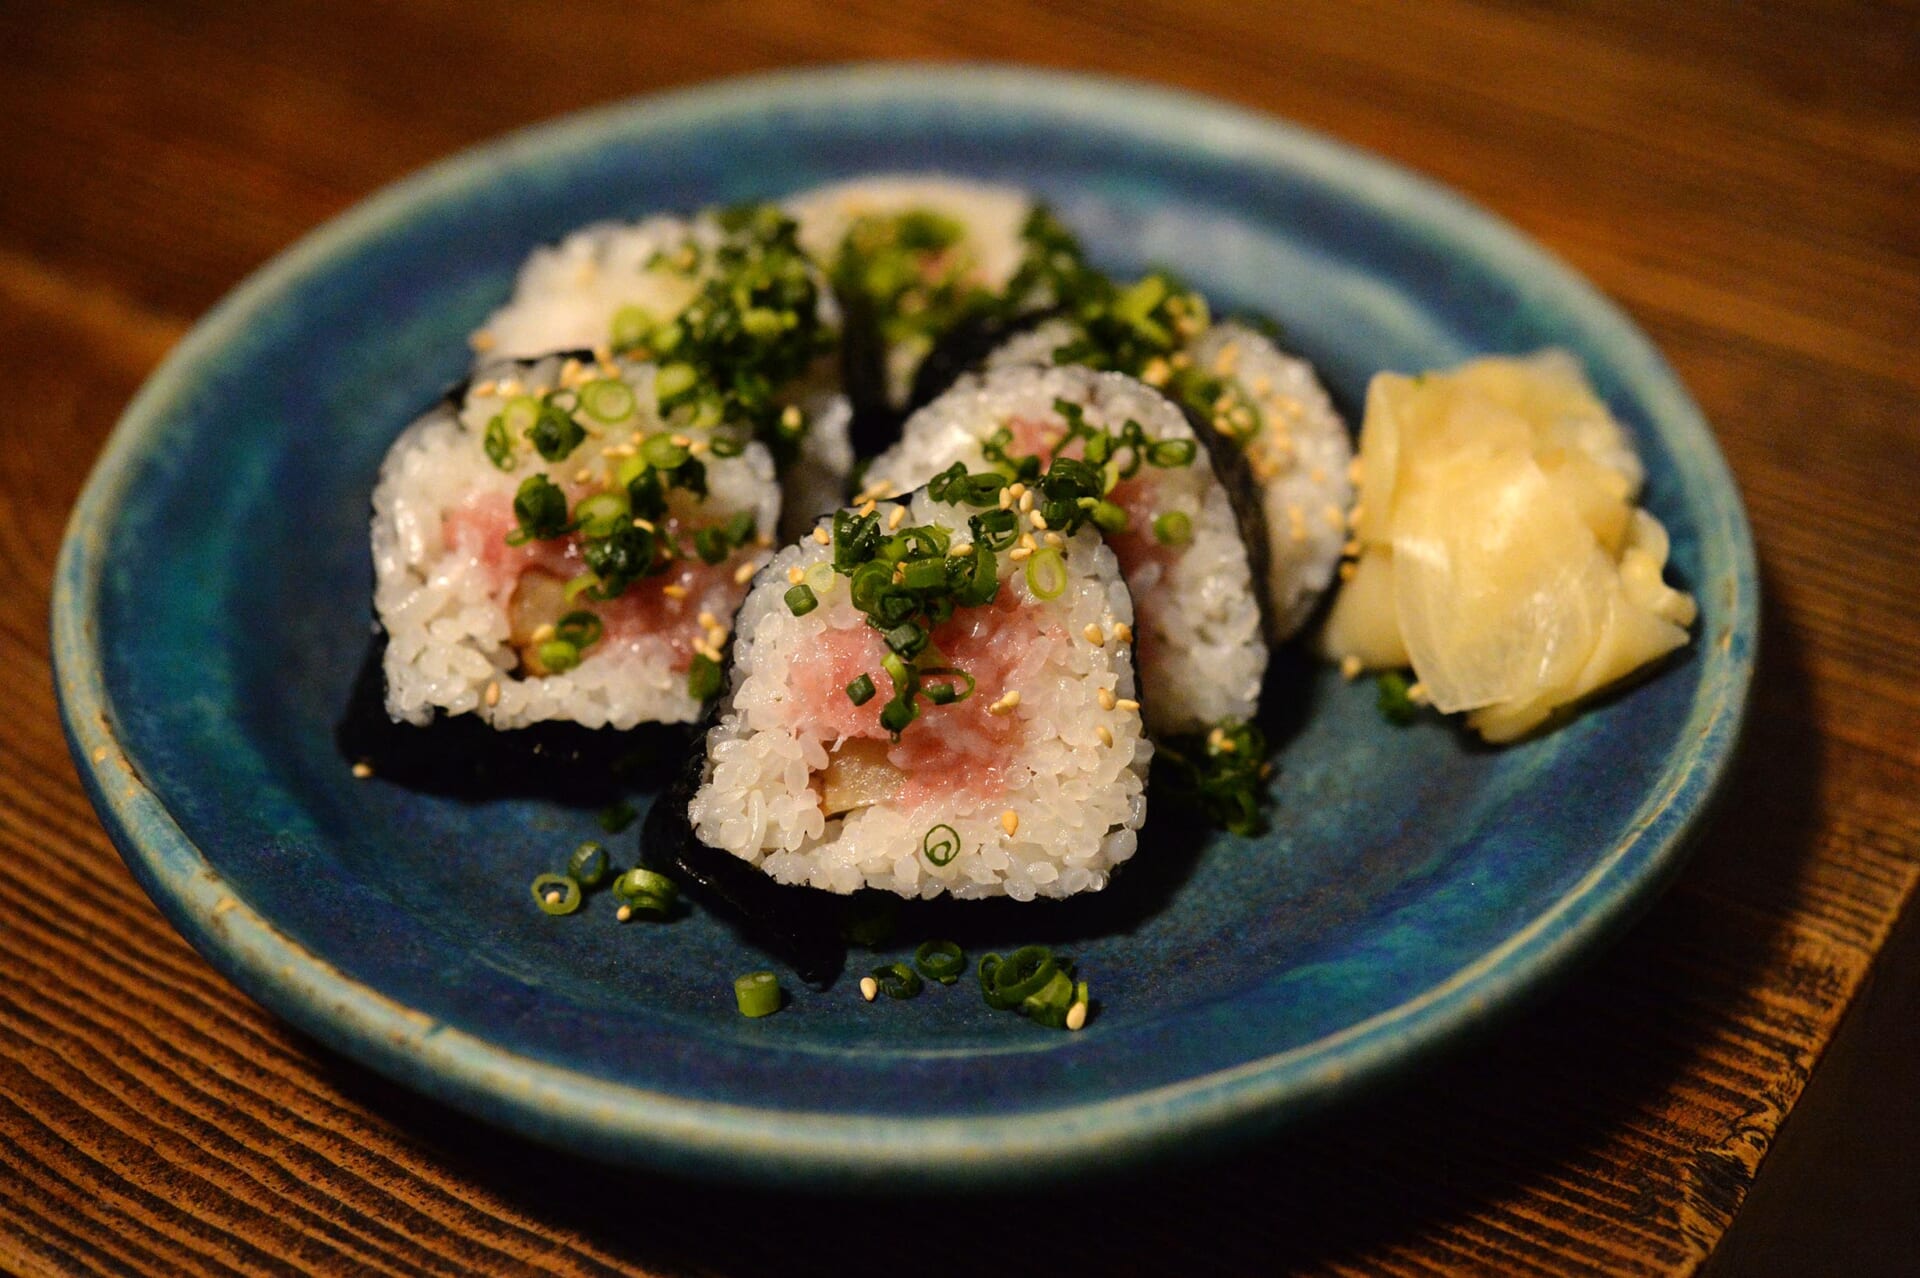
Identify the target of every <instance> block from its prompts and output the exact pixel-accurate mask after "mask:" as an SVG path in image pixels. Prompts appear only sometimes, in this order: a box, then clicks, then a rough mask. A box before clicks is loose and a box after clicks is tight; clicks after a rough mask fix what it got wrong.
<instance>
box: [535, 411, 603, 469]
mask: <svg viewBox="0 0 1920 1278" xmlns="http://www.w3.org/2000/svg"><path fill="white" fill-rule="evenodd" d="M524 433H525V435H526V437H527V438H528V439H530V440H532V441H533V446H534V448H535V449H536V450H537V451H538V452H539V454H540V455H541V456H542V457H544V458H546V459H547V460H548V461H565V460H566V459H567V458H568V457H570V456H571V455H572V454H573V450H574V449H576V448H578V447H579V446H580V443H581V441H582V440H584V439H586V437H587V432H586V431H584V430H582V429H581V428H580V423H579V422H576V421H575V420H573V416H572V414H570V413H568V412H567V411H566V410H564V409H562V408H558V407H555V406H554V405H552V404H542V405H541V406H540V416H539V417H538V418H536V419H535V420H534V423H533V425H531V426H529V427H527V429H526V431H525V432H524Z"/></svg>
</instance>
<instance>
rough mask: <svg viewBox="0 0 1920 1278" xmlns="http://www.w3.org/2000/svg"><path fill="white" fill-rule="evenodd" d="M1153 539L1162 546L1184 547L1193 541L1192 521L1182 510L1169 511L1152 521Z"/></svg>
mask: <svg viewBox="0 0 1920 1278" xmlns="http://www.w3.org/2000/svg"><path fill="white" fill-rule="evenodd" d="M1153 539H1154V540H1155V541H1157V542H1159V543H1160V544H1161V545H1163V546H1184V545H1186V544H1187V543H1188V542H1190V541H1192V540H1193V520H1192V518H1190V517H1189V516H1188V515H1187V513H1186V512H1185V511H1183V510H1169V511H1168V512H1167V513H1166V514H1164V515H1161V516H1159V517H1158V518H1156V519H1155V520H1154V521H1153Z"/></svg>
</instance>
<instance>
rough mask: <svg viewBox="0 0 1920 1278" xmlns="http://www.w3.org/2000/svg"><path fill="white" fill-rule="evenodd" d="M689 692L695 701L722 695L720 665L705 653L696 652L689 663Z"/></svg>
mask: <svg viewBox="0 0 1920 1278" xmlns="http://www.w3.org/2000/svg"><path fill="white" fill-rule="evenodd" d="M687 694H688V695H689V696H691V697H692V698H693V699H694V700H695V701H706V700H708V699H710V698H712V697H716V696H718V695H720V666H719V665H718V663H716V662H715V661H713V660H712V659H711V658H709V657H707V656H706V655H705V654H704V653H698V652H696V653H694V654H693V660H692V661H691V662H690V663H689V664H688V665H687Z"/></svg>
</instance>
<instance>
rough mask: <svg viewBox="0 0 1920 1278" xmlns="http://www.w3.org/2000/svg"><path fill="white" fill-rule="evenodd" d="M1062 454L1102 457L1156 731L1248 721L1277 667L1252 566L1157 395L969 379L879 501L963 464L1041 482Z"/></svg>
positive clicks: (873, 481) (1073, 374)
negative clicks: (1271, 664)
mask: <svg viewBox="0 0 1920 1278" xmlns="http://www.w3.org/2000/svg"><path fill="white" fill-rule="evenodd" d="M1055 456H1063V457H1073V458H1088V459H1091V460H1092V461H1093V462H1094V463H1095V464H1096V465H1097V466H1098V467H1099V468H1100V470H1101V472H1102V475H1103V478H1104V480H1105V481H1106V484H1107V490H1106V491H1105V492H1103V493H1101V494H1099V495H1098V500H1097V504H1096V506H1095V518H1096V520H1097V521H1098V522H1099V526H1100V527H1101V529H1102V530H1103V531H1104V532H1105V533H1106V536H1107V541H1108V543H1109V544H1110V545H1111V546H1112V548H1113V551H1114V553H1115V555H1116V556H1117V557H1118V559H1119V563H1120V569H1121V572H1122V573H1123V574H1124V575H1125V577H1126V581H1127V585H1128V587H1129V588H1130V589H1131V590H1132V592H1133V600H1134V607H1135V609H1136V611H1137V612H1138V621H1137V623H1136V625H1135V633H1136V634H1137V636H1138V644H1139V652H1138V659H1139V668H1140V680H1141V684H1142V687H1143V689H1144V692H1143V695H1142V698H1141V699H1142V700H1143V701H1144V702H1145V703H1146V707H1147V723H1148V726H1149V727H1150V728H1151V729H1152V731H1153V732H1154V734H1155V735H1158V736H1170V735H1177V734H1183V733H1192V732H1206V731H1209V730H1210V729H1211V728H1213V727H1214V726H1215V725H1217V724H1219V723H1221V722H1223V721H1226V720H1245V719H1249V718H1251V717H1252V716H1253V714H1254V711H1255V710H1256V709H1257V708H1258V705H1259V697H1260V684H1261V681H1262V679H1263V677H1264V676H1265V673H1266V668H1267V645H1266V642H1265V640H1264V639H1263V637H1262V625H1261V616H1260V607H1259V601H1258V593H1257V592H1256V590H1255V589H1254V581H1255V580H1256V577H1257V573H1256V568H1255V564H1254V561H1253V560H1252V559H1251V558H1250V557H1249V552H1248V545H1247V542H1246V541H1245V540H1244V538H1243V534H1242V530H1241V528H1240V526H1239V524H1238V522H1237V519H1236V516H1235V513H1234V508H1233V503H1232V502H1231V501H1230V500H1229V498H1228V494H1227V491H1226V488H1225V486H1224V485H1223V483H1222V482H1221V480H1220V478H1219V476H1217V475H1216V474H1215V472H1214V469H1213V466H1212V464H1211V463H1210V461H1209V458H1208V455H1207V451H1206V449H1205V448H1204V447H1202V446H1201V444H1200V443H1199V441H1198V440H1197V439H1196V437H1195V435H1194V431H1193V428H1192V427H1191V426H1190V425H1189V424H1188V422H1187V419H1186V418H1185V416H1184V415H1183V414H1182V413H1181V411H1180V410H1179V409H1178V408H1177V407H1175V406H1174V405H1173V404H1172V403H1171V402H1169V401H1168V400H1167V398H1166V397H1165V396H1163V395H1161V394H1160V393H1159V392H1157V391H1155V390H1153V389H1152V388H1150V387H1148V386H1146V385H1143V384H1142V383H1140V382H1138V381H1136V380H1134V379H1133V378H1130V377H1125V376H1122V375H1120V374H1117V373H1098V372H1094V371H1092V370H1090V369H1086V368H1078V367H1056V368H1033V367H1027V368H1008V369H1002V370H1000V371H997V372H993V373H989V374H986V375H984V376H980V377H969V378H965V379H963V380H962V381H961V382H960V383H959V384H958V385H957V386H955V387H954V388H953V389H952V390H950V391H949V392H947V394H945V395H943V396H941V397H940V398H939V399H937V400H935V401H934V402H933V403H932V404H929V405H928V406H927V407H926V408H923V409H921V410H920V411H919V412H917V413H915V414H914V415H913V417H912V418H910V419H909V420H908V422H907V424H906V429H905V435H904V437H903V438H902V440H901V441H900V443H899V444H898V445H896V446H895V447H894V448H892V449H890V450H888V451H887V452H885V453H883V454H881V455H880V456H879V457H878V458H876V459H875V460H874V462H873V464H872V466H871V467H870V468H869V470H868V472H867V483H868V491H869V492H874V491H882V492H884V491H905V490H907V489H910V488H912V487H913V486H914V485H916V484H920V483H924V482H926V481H927V480H928V479H930V478H932V477H933V476H934V475H937V474H939V473H940V472H941V471H943V470H945V469H946V468H948V467H950V466H952V465H953V464H954V463H956V462H958V463H961V464H963V465H964V466H966V467H967V468H969V469H995V470H998V471H1000V472H1001V473H1004V474H1006V475H1008V476H1009V478H1013V477H1024V478H1025V482H1026V484H1028V485H1031V483H1032V480H1033V476H1035V475H1036V474H1038V472H1039V471H1040V470H1041V468H1042V467H1043V466H1045V465H1046V464H1047V462H1048V460H1049V459H1050V458H1053V457H1055ZM1011 491H1012V490H1009V492H1011ZM1016 496H1018V495H1017V494H1016ZM1020 500H1022V501H1024V500H1025V498H1020Z"/></svg>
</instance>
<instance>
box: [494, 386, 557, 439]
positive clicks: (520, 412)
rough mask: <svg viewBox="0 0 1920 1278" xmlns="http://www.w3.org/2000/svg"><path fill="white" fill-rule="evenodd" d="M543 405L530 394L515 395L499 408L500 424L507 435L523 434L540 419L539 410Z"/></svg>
mask: <svg viewBox="0 0 1920 1278" xmlns="http://www.w3.org/2000/svg"><path fill="white" fill-rule="evenodd" d="M545 407H546V405H544V404H542V403H541V402H540V401H539V400H538V399H535V398H534V397H533V396H531V395H515V396H514V397H513V398H512V399H510V400H508V401H507V402H506V405H505V406H504V407H502V408H501V410H500V424H501V425H502V426H503V427H505V428H506V431H507V434H508V435H509V436H523V435H525V434H526V433H527V432H528V431H530V430H532V429H533V427H534V424H535V423H536V422H538V421H539V420H540V410H541V409H542V408H545Z"/></svg>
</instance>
